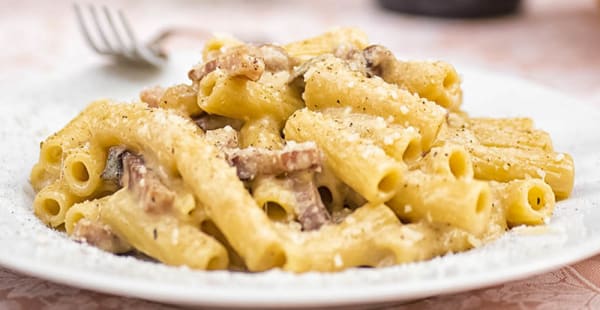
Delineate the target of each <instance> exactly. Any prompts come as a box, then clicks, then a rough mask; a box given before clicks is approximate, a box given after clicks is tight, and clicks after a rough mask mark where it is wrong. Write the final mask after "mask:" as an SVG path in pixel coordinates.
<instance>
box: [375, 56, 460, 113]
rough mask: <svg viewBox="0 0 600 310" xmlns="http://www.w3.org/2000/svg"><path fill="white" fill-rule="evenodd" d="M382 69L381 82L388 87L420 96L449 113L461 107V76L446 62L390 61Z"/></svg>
mask: <svg viewBox="0 0 600 310" xmlns="http://www.w3.org/2000/svg"><path fill="white" fill-rule="evenodd" d="M385 65H386V66H385V67H384V68H382V69H383V70H382V78H383V79H384V80H385V81H386V82H388V83H394V84H397V85H398V86H400V87H402V88H404V89H406V90H408V91H410V92H411V93H417V94H419V96H420V97H421V98H427V99H428V100H431V101H433V102H435V103H437V104H439V105H441V106H443V107H444V108H447V109H449V110H457V109H459V107H460V105H461V103H462V90H461V88H460V76H459V75H458V73H457V72H456V70H455V69H454V67H453V66H452V65H451V64H449V63H446V62H443V61H400V60H395V61H389V62H387V63H386V64H385Z"/></svg>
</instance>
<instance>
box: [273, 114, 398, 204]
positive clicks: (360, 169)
mask: <svg viewBox="0 0 600 310" xmlns="http://www.w3.org/2000/svg"><path fill="white" fill-rule="evenodd" d="M284 133H285V137H286V139H287V140H295V141H299V142H306V141H314V142H315V143H316V144H317V145H318V146H319V148H320V149H321V150H323V152H324V153H325V156H326V162H327V164H328V165H329V166H330V167H331V168H332V169H333V171H334V173H335V175H336V176H337V177H339V178H340V179H341V180H342V181H344V183H346V184H348V186H350V187H351V188H353V189H354V190H355V191H356V192H358V193H359V194H361V195H362V196H363V197H365V198H366V199H367V200H368V201H372V202H384V201H387V200H388V199H390V198H391V197H392V196H393V195H394V194H395V193H396V190H397V187H398V184H400V181H401V179H402V174H403V170H404V167H403V165H402V164H401V163H399V162H397V161H395V160H394V159H393V158H391V157H389V156H387V155H386V154H385V152H383V150H382V149H381V148H379V147H377V146H376V145H374V144H372V143H369V141H368V140H365V139H363V138H360V137H359V136H358V135H357V134H355V133H353V132H352V130H351V129H349V128H347V127H344V126H340V124H339V123H337V122H336V121H335V120H334V119H332V118H331V117H327V116H326V115H324V114H322V113H319V112H314V111H310V110H307V109H302V110H298V111H296V112H295V113H294V114H293V115H292V116H291V117H290V118H289V119H288V121H287V123H286V125H285V128H284Z"/></svg>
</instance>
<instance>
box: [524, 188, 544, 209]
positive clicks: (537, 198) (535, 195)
mask: <svg viewBox="0 0 600 310" xmlns="http://www.w3.org/2000/svg"><path fill="white" fill-rule="evenodd" d="M544 196H545V195H544V191H543V190H542V189H541V188H540V187H537V186H534V187H531V188H530V189H529V191H528V192H527V201H528V202H529V205H530V206H531V208H532V209H533V210H536V211H539V210H541V209H542V208H543V207H544V206H545V205H546V199H545V197H544Z"/></svg>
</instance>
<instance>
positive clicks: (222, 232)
mask: <svg viewBox="0 0 600 310" xmlns="http://www.w3.org/2000/svg"><path fill="white" fill-rule="evenodd" d="M188 77H189V78H190V80H191V83H189V84H177V85H174V86H170V87H161V86H156V87H151V88H147V89H145V90H142V91H141V93H140V97H139V100H138V101H136V102H133V103H126V102H114V101H109V100H99V101H95V102H92V103H91V104H90V105H89V106H88V107H87V108H86V109H84V110H83V111H82V112H81V113H80V114H79V115H78V116H77V117H75V118H74V119H73V120H72V121H71V122H69V123H68V124H67V125H66V126H65V127H64V128H63V129H62V130H60V131H58V132H57V133H55V134H53V135H51V136H49V137H48V138H47V139H46V140H45V141H43V142H42V143H41V145H40V156H39V160H38V162H37V163H35V164H34V166H33V167H32V170H31V173H30V182H31V185H32V187H33V189H34V190H35V191H36V196H35V199H34V201H33V211H34V213H35V215H36V216H37V217H38V218H39V219H40V220H41V221H42V222H43V223H44V224H46V225H48V226H51V227H53V228H56V229H59V230H64V231H65V232H66V234H67V235H69V236H70V237H71V238H72V239H73V240H75V241H77V242H82V243H87V244H89V245H92V246H95V247H98V248H100V249H102V250H105V251H107V252H111V253H118V254H138V253H142V254H144V255H146V256H148V257H150V258H152V259H154V260H156V261H159V262H162V263H164V264H168V265H173V266H188V267H190V268H194V269H201V270H215V269H230V270H243V271H252V272H257V271H264V270H269V269H274V268H280V269H282V270H285V271H290V272H308V271H320V272H333V271H340V270H344V269H347V268H353V267H386V266H391V265H396V264H402V263H407V262H414V261H421V260H426V259H431V258H433V257H436V256H440V255H445V254H446V253H451V252H461V251H466V250H469V249H472V248H475V247H479V246H481V245H482V244H484V243H486V242H491V241H493V240H494V239H496V238H498V237H499V236H501V235H502V234H503V233H504V232H505V231H506V230H507V229H510V228H512V227H515V226H519V225H544V224H545V223H547V222H548V221H550V220H551V216H552V213H553V211H554V208H555V205H556V201H557V200H560V199H565V198H568V196H569V195H570V194H571V192H572V190H573V183H574V162H573V158H572V157H571V156H570V155H568V154H566V153H560V152H558V151H556V150H554V146H553V144H552V140H551V138H550V136H549V134H548V133H546V132H544V131H542V130H540V129H536V128H535V126H534V124H533V122H532V120H531V119H529V118H513V119H508V118H507V119H494V118H472V117H469V116H468V114H467V113H466V112H465V111H463V110H461V108H460V107H461V103H462V89H461V87H460V77H459V75H458V73H457V72H456V70H455V69H454V67H452V65H450V64H448V63H445V62H426V61H406V60H399V59H396V57H395V56H394V55H393V54H392V53H391V52H390V51H389V50H388V49H386V48H385V47H383V46H380V45H370V44H369V41H368V39H367V37H366V35H365V34H364V33H363V32H362V31H360V30H357V29H353V28H338V29H334V30H331V31H329V32H326V33H324V34H322V35H319V36H316V37H313V38H309V39H306V40H302V41H297V42H291V43H288V44H284V45H282V46H278V45H274V44H263V45H253V44H249V43H245V42H242V41H240V40H237V39H235V38H232V37H229V36H218V37H215V38H212V39H210V40H209V41H207V43H206V45H205V47H204V50H203V53H202V61H201V62H200V63H199V64H196V65H194V66H193V67H192V69H191V70H190V71H189V72H188Z"/></svg>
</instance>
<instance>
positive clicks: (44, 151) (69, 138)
mask: <svg viewBox="0 0 600 310" xmlns="http://www.w3.org/2000/svg"><path fill="white" fill-rule="evenodd" d="M89 110H90V107H89V106H88V107H87V108H86V109H85V110H83V111H82V112H81V113H79V115H77V116H76V117H75V118H74V119H73V120H71V121H70V122H69V124H67V125H66V126H65V127H64V128H63V129H61V130H60V131H59V132H57V133H55V134H53V135H52V136H50V137H48V138H46V140H44V141H43V142H42V143H41V144H40V158H39V162H40V164H43V165H45V168H46V171H47V172H49V173H50V174H53V175H54V176H58V175H59V173H60V168H61V164H62V160H63V154H64V152H65V151H67V150H69V149H71V148H75V147H78V146H80V145H82V144H83V143H84V142H85V141H87V140H88V139H89V137H90V136H91V131H90V127H89V126H88V125H87V124H86V122H85V121H83V119H84V118H85V115H87V114H89Z"/></svg>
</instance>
